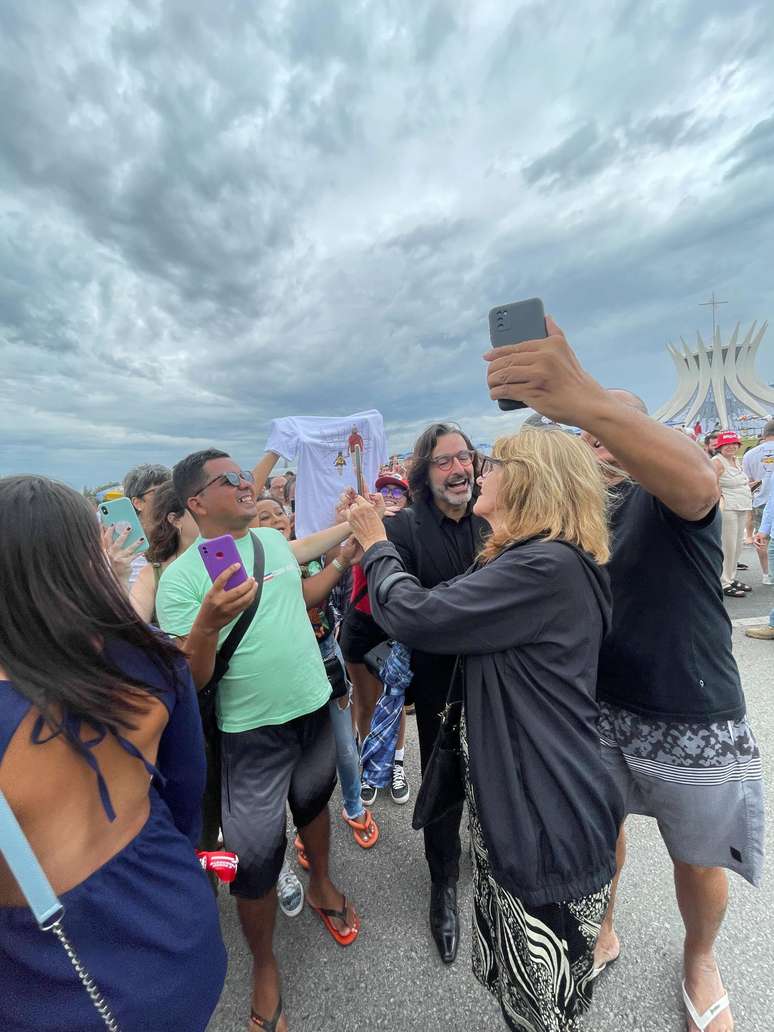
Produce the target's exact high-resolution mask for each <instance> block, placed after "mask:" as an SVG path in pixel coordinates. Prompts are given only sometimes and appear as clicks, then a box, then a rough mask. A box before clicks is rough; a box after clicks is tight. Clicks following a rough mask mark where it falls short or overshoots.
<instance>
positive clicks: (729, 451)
mask: <svg viewBox="0 0 774 1032" xmlns="http://www.w3.org/2000/svg"><path fill="white" fill-rule="evenodd" d="M720 454H721V455H722V456H723V458H724V459H728V461H729V462H732V461H733V460H734V459H735V458H736V457H737V455H738V454H739V445H738V444H724V445H723V447H722V448H721V449H720Z"/></svg>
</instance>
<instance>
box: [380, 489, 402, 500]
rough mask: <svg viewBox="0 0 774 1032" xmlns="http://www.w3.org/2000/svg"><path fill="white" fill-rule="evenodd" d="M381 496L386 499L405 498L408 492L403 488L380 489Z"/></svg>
mask: <svg viewBox="0 0 774 1032" xmlns="http://www.w3.org/2000/svg"><path fill="white" fill-rule="evenodd" d="M379 494H380V495H383V496H384V497H385V498H405V497H406V492H405V490H404V488H402V487H380V488H379Z"/></svg>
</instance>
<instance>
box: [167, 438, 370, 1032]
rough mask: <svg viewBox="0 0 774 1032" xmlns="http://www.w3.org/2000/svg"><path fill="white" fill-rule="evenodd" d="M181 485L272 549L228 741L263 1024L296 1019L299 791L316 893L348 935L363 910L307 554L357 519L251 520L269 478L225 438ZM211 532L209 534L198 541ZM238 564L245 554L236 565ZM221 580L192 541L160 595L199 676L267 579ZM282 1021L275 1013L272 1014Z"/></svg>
mask: <svg viewBox="0 0 774 1032" xmlns="http://www.w3.org/2000/svg"><path fill="white" fill-rule="evenodd" d="M173 479H174V484H175V489H176V491H177V493H178V496H179V497H180V499H181V501H185V504H186V506H187V508H188V510H189V511H190V512H191V514H192V515H193V517H194V519H195V520H196V522H197V524H198V526H199V531H200V533H201V538H200V539H199V540H203V539H209V538H215V537H220V536H221V535H223V534H230V535H231V536H232V537H233V538H234V540H235V542H236V545H237V549H238V551H239V554H240V557H241V559H242V563H243V565H244V567H245V569H246V570H247V571H252V569H253V544H252V540H251V537H250V535H251V534H255V535H256V536H257V538H258V540H259V541H260V543H261V545H262V546H263V550H264V554H265V557H266V565H265V573H264V583H263V592H262V595H261V599H260V602H259V605H258V610H257V612H256V613H255V615H254V617H253V620H252V622H251V624H250V626H249V627H248V629H247V631H246V633H245V635H244V637H243V639H242V641H241V642H240V644H239V646H238V648H237V650H236V652H235V653H234V656H233V658H232V659H231V662H230V665H229V669H228V672H227V673H226V674H225V676H224V677H223V679H222V680H221V682H220V687H219V689H218V701H217V720H218V726H219V728H220V731H221V747H222V757H223V758H222V775H223V786H222V827H223V839H224V846H225V848H226V849H229V850H232V851H233V852H235V853H237V855H238V856H239V869H238V872H237V876H236V879H235V880H234V882H233V883H232V885H231V892H232V894H233V895H234V896H235V897H236V900H237V910H238V912H239V919H240V921H241V924H242V930H243V931H244V934H245V938H246V939H247V942H248V945H249V946H250V949H251V951H252V954H253V960H254V968H253V972H254V974H253V996H252V1008H253V1015H254V1017H255V1019H256V1020H255V1022H254V1023H255V1025H256V1026H257V1027H263V1025H261V1024H260V1022H261V1021H263V1022H264V1024H269V1023H271V1022H272V1021H275V1020H276V1021H277V1024H276V1030H277V1032H284V1029H285V1028H286V1023H285V1018H284V1015H282V1014H281V1010H282V1005H281V1000H280V992H279V974H278V970H277V963H276V960H275V958H274V954H273V949H272V939H273V932H274V920H275V916H276V908H277V894H276V891H275V886H276V882H277V878H278V876H279V873H280V870H281V868H282V861H283V858H284V855H285V847H286V840H285V820H286V818H285V808H286V805H287V804H289V805H290V809H291V813H292V815H293V819H294V822H295V824H296V827H297V828H298V829H299V833H300V835H301V838H302V840H303V844H304V851H305V853H306V855H307V857H308V859H309V862H310V881H309V888H308V891H307V900H308V901H309V903H310V905H311V906H312V907H313V908H314V909H315V910H316V911H317V912H318V913H319V915H320V917H321V918H322V919H323V921H324V923H325V925H326V928H327V929H328V931H329V932H330V933H331V935H332V936H333V937H334V938H335V939H336V940H337V941H338V942H339V943H341V944H342V945H349V943H351V942H354V940H355V938H356V936H357V933H358V928H359V921H358V918H357V915H356V914H355V912H354V909H353V908H352V906H351V905H350V904H348V903H347V900H346V897H344V896H343V894H342V893H341V892H340V891H339V890H338V889H337V888H336V887H335V886H334V885H333V883H332V882H331V880H330V878H329V876H328V853H329V837H330V819H329V814H328V801H329V799H330V797H331V794H332V792H333V789H334V787H335V784H336V750H335V742H334V737H333V731H332V727H331V723H330V718H329V715H328V705H327V704H328V698H329V696H330V684H329V683H328V678H327V676H326V673H325V667H324V666H323V662H322V659H321V658H320V650H319V648H318V647H317V641H316V638H315V635H314V631H313V629H312V625H311V623H310V622H309V618H308V616H307V613H306V606H305V605H304V598H303V594H302V590H301V572H300V569H299V562H301V563H304V562H309V561H310V560H312V559H314V558H317V557H318V556H320V555H322V554H324V553H325V552H327V551H328V550H329V549H331V548H333V547H335V546H336V545H338V544H340V543H341V541H343V540H344V538H346V537H347V536H348V535H349V534H350V529H349V526H348V524H346V523H342V524H340V525H339V526H337V527H332V528H330V529H329V530H325V531H321V532H319V533H317V534H312V535H310V536H309V537H307V538H304V539H303V540H301V541H291V542H288V541H286V540H285V538H284V537H283V536H282V534H280V533H279V532H278V531H276V530H270V529H268V528H265V529H264V528H261V529H259V530H253V531H251V530H250V523H251V522H252V520H253V519H254V518H255V516H256V514H257V509H256V496H255V480H254V477H253V474H252V473H247V472H244V471H242V470H240V469H239V466H238V465H237V464H236V463H235V462H234V460H233V459H232V458H230V456H228V455H227V454H226V453H225V452H221V451H216V450H214V449H210V450H208V451H202V452H196V453H194V454H193V455H189V456H188V457H187V458H185V459H182V460H181V461H180V462H179V463H178V464H177V465H176V466H175V468H174V471H173ZM197 543H198V542H197ZM236 568H237V567H234V569H236ZM211 589H212V584H211V582H210V578H209V575H208V573H207V571H206V569H205V567H204V563H203V562H202V559H201V556H200V554H199V550H198V548H196V547H194V546H192V547H191V548H189V549H188V550H187V551H186V552H184V553H183V554H182V555H181V556H179V557H178V558H177V559H176V560H175V561H174V562H173V563H171V564H170V565H169V566H168V567H167V569H166V570H165V571H164V574H163V575H162V578H161V581H160V583H159V589H158V594H157V598H156V609H157V613H158V617H159V623H160V625H161V627H162V628H163V629H164V630H165V631H167V632H168V633H169V634H172V635H174V636H176V637H177V638H179V639H181V640H182V641H183V642H184V645H185V651H186V653H187V655H188V657H189V660H190V663H191V669H192V672H193V676H194V680H195V682H196V685H197V687H198V688H201V687H203V686H204V685H205V684H206V683H207V682H208V681H209V679H210V678H211V677H212V672H213V669H214V665H215V655H216V652H217V650H218V648H219V647H220V645H222V644H223V642H224V641H225V639H226V637H227V636H228V634H229V632H230V630H231V628H232V627H233V626H234V623H235V622H236V620H237V618H238V617H239V615H240V613H242V612H243V611H244V610H245V609H246V608H247V607H248V606H249V605H250V603H251V602H252V600H253V598H254V597H255V594H256V591H257V585H256V584H255V581H254V580H253V578H252V577H251V578H249V579H248V580H247V581H246V582H245V583H244V584H242V585H240V586H239V587H237V588H234V589H232V590H231V591H226V590H225V589H223V588H215V589H214V590H211ZM272 1027H273V1026H272Z"/></svg>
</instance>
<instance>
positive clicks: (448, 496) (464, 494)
mask: <svg viewBox="0 0 774 1032" xmlns="http://www.w3.org/2000/svg"><path fill="white" fill-rule="evenodd" d="M466 451H468V446H467V444H466V442H465V438H464V437H463V436H462V434H444V435H443V436H442V437H439V438H438V441H437V443H436V445H435V448H433V454H432V456H431V459H444V458H446V459H447V460H448V459H452V457H453V459H452V462H451V465H450V466H448V462H446V463H443V465H444V466H448V468H445V469H444V468H441V466H439V465H438V463H437V462H432V461H431V463H430V467H429V470H428V483H429V485H430V491H431V492H432V495H433V498H434V499H435V502H436V504H437V505H438V507H439V509H443V508H445V507H446V506H449V507H450V508H452V509H464V508H465V507H466V506H467V504H468V502H469V501H470V499H471V498H472V497H473V460H472V459H471V460H470V461H469V462H468V461H465V462H461V461H460V460H459V459H458V458H457V455H458V454H459V453H460V452H466ZM439 503H440V504H439Z"/></svg>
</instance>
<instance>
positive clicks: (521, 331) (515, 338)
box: [489, 297, 548, 411]
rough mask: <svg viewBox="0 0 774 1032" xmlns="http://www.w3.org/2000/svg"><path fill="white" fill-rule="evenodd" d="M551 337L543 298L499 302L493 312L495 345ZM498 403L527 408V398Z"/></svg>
mask: <svg viewBox="0 0 774 1032" xmlns="http://www.w3.org/2000/svg"><path fill="white" fill-rule="evenodd" d="M547 336H548V331H547V330H546V313H545V311H544V309H543V302H542V301H541V300H540V298H539V297H531V298H529V299H528V300H527V301H514V302H513V304H511V305H498V306H497V308H493V309H492V311H491V312H490V313H489V339H490V341H491V342H492V347H493V348H502V347H504V346H505V345H506V344H521V342H522V341H524V340H542V339H543V338H545V337H547ZM497 404H498V405H499V406H500V408H501V409H505V410H506V411H508V410H511V409H520V408H527V406H526V405H525V404H524V402H523V401H510V400H508V399H505V398H501V399H500V401H498V402H497Z"/></svg>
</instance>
